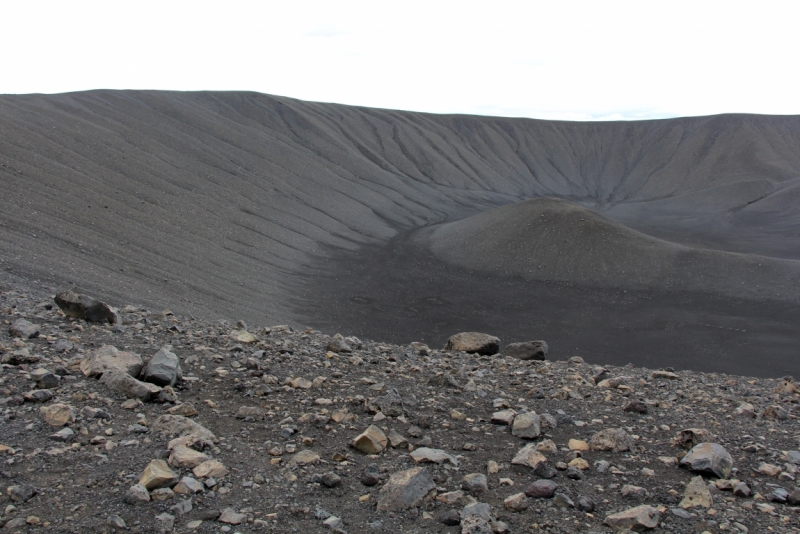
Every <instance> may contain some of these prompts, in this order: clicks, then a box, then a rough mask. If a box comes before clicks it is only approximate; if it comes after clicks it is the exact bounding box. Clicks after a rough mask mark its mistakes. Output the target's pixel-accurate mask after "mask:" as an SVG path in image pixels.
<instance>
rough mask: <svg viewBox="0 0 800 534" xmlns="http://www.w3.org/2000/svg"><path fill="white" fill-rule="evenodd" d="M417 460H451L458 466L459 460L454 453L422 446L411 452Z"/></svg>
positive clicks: (430, 461) (437, 462) (419, 461)
mask: <svg viewBox="0 0 800 534" xmlns="http://www.w3.org/2000/svg"><path fill="white" fill-rule="evenodd" d="M409 456H411V457H412V458H413V459H414V461H415V462H417V463H421V462H427V463H435V464H440V463H442V462H450V463H451V464H453V465H455V466H457V465H458V460H457V459H456V457H455V456H453V455H452V454H448V453H446V452H444V451H443V450H442V449H431V448H428V447H420V448H418V449H414V450H413V451H411V453H410V454H409Z"/></svg>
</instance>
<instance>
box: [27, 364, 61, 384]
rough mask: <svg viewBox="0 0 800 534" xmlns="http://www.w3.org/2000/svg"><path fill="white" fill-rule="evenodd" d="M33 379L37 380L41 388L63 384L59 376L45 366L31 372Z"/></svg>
mask: <svg viewBox="0 0 800 534" xmlns="http://www.w3.org/2000/svg"><path fill="white" fill-rule="evenodd" d="M31 380H33V381H34V382H36V387H37V388H39V389H52V388H57V387H58V386H59V385H60V384H61V380H60V379H59V377H58V376H56V375H55V374H53V373H52V372H51V371H49V370H47V369H45V368H43V367H40V368H39V369H36V370H35V371H33V372H32V373H31Z"/></svg>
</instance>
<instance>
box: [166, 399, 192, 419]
mask: <svg viewBox="0 0 800 534" xmlns="http://www.w3.org/2000/svg"><path fill="white" fill-rule="evenodd" d="M167 413H168V414H170V415H182V416H183V417H194V416H195V415H197V410H196V409H195V407H194V406H193V405H191V404H190V403H188V402H183V403H181V404H178V405H177V406H173V407H172V408H170V409H168V410H167Z"/></svg>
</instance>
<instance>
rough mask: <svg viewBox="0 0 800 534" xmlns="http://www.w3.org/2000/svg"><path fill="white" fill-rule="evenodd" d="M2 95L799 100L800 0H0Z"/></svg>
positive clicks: (453, 103)
mask: <svg viewBox="0 0 800 534" xmlns="http://www.w3.org/2000/svg"><path fill="white" fill-rule="evenodd" d="M0 20H2V21H3V22H2V24H1V25H0V93H59V92H67V91H81V90H87V89H100V88H103V89H108V88H111V89H171V90H187V91H189V90H190V91H193V90H249V91H258V92H262V93H270V94H276V95H285V96H290V97H295V98H300V99H304V100H315V101H323V102H340V103H345V104H355V105H361V106H370V107H382V108H395V109H407V110H416V111H429V112H435V113H471V114H482V115H504V116H520V117H535V118H543V119H575V120H589V119H594V120H597V119H637V118H660V117H674V116H685V115H708V114H715V113H726V112H747V113H769V114H800V96H798V95H800V29H798V21H800V2H796V1H784V2H769V1H766V0H758V1H748V2H737V1H718V2H703V1H701V0H693V1H690V2H681V1H676V0H663V1H660V2H655V1H642V0H639V1H634V2H621V1H620V2H615V1H610V0H603V1H590V2H567V1H561V0H551V1H550V2H534V1H525V2H503V1H499V0H493V1H491V2H490V1H482V2H469V1H464V0H459V1H454V2H444V1H441V2H437V1H435V0H427V1H422V2H416V1H410V0H403V1H395V2H388V1H379V0H372V1H368V2H347V1H333V0H328V1H319V2H314V1H308V2H306V1H298V0H289V1H286V0H283V1H280V2H278V1H275V2H268V1H235V0H225V1H217V2H207V1H202V0H193V1H186V2H174V1H169V0H159V1H144V0H136V1H126V2H122V1H115V0H102V1H70V0H59V1H53V2H44V1H36V0H25V1H11V0H9V1H5V2H2V3H0Z"/></svg>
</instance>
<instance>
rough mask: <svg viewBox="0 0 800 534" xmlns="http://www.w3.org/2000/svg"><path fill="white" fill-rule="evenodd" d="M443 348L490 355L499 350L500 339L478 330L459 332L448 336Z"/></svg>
mask: <svg viewBox="0 0 800 534" xmlns="http://www.w3.org/2000/svg"><path fill="white" fill-rule="evenodd" d="M444 350H457V351H461V352H467V353H470V354H480V355H482V356H491V355H493V354H497V353H498V352H499V351H500V339H499V338H496V337H494V336H490V335H489V334H482V333H480V332H461V333H459V334H455V335H453V336H450V339H448V340H447V344H446V345H445V346H444Z"/></svg>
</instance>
